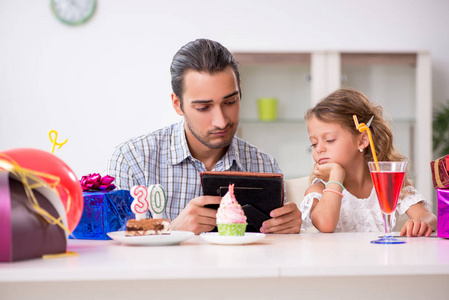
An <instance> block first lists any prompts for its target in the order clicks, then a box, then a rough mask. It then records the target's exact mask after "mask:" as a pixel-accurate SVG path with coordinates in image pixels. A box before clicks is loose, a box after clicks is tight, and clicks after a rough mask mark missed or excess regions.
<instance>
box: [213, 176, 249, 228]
mask: <svg viewBox="0 0 449 300" xmlns="http://www.w3.org/2000/svg"><path fill="white" fill-rule="evenodd" d="M246 225H247V223H246V216H245V213H244V212H243V209H242V207H241V206H240V204H239V203H238V202H237V200H236V199H235V195H234V184H230V185H229V189H228V192H227V193H226V195H224V197H223V198H222V199H221V202H220V207H219V208H218V211H217V228H218V233H219V234H220V235H226V236H243V235H245V230H246Z"/></svg>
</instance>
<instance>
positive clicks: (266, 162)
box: [107, 120, 282, 220]
mask: <svg viewBox="0 0 449 300" xmlns="http://www.w3.org/2000/svg"><path fill="white" fill-rule="evenodd" d="M203 171H206V168H205V166H204V164H203V163H202V162H201V161H199V160H197V159H195V158H193V157H192V155H191V154H190V151H189V148H188V146H187V141H186V136H185V131H184V120H183V121H181V122H179V123H176V124H173V125H171V126H168V127H165V128H162V129H159V130H157V131H155V132H152V133H150V134H147V135H143V136H140V137H137V138H134V139H131V140H129V141H127V142H124V143H122V144H120V145H119V146H117V147H116V148H115V150H114V152H113V153H112V155H111V157H110V158H109V161H108V168H107V174H108V175H110V176H113V177H115V185H117V187H118V188H120V189H126V190H130V189H131V187H133V186H135V185H143V186H147V187H148V186H150V185H152V184H161V185H162V187H163V188H164V190H165V192H166V196H167V207H166V209H165V212H164V214H163V217H164V218H169V219H170V220H173V219H175V218H176V217H177V216H178V215H179V213H180V212H181V211H182V210H183V209H184V208H185V207H186V205H187V203H188V202H189V201H190V200H191V199H193V198H196V197H199V196H201V195H202V194H203V191H202V188H201V181H200V176H199V174H200V172H203ZM212 171H242V172H263V173H282V172H281V170H280V168H279V165H278V163H277V162H276V160H275V159H274V158H272V157H270V156H269V155H267V154H265V153H263V152H262V151H260V150H259V149H257V148H256V147H255V146H253V145H250V144H248V143H247V142H245V141H243V140H242V139H240V138H238V137H234V138H233V140H232V142H231V144H230V145H229V148H228V151H227V152H226V154H225V155H224V156H223V157H222V158H221V159H220V160H219V161H218V162H217V164H216V165H215V166H214V168H213V170H212Z"/></svg>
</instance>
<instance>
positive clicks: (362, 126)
mask: <svg viewBox="0 0 449 300" xmlns="http://www.w3.org/2000/svg"><path fill="white" fill-rule="evenodd" d="M352 117H353V118H354V123H355V127H356V128H357V130H358V131H360V132H364V131H366V132H368V138H369V144H370V146H371V152H372V153H373V158H374V163H375V164H376V169H377V172H380V167H379V162H378V161H377V155H376V149H375V148H374V142H373V137H372V136H371V130H370V129H369V127H368V126H366V124H365V123H361V124H359V120H358V119H357V116H356V115H353V116H352ZM368 123H369V122H368Z"/></svg>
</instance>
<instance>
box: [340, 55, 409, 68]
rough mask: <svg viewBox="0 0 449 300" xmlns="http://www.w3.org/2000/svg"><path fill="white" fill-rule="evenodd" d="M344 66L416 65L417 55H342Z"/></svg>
mask: <svg viewBox="0 0 449 300" xmlns="http://www.w3.org/2000/svg"><path fill="white" fill-rule="evenodd" d="M341 63H342V64H343V65H345V64H347V65H416V53H341Z"/></svg>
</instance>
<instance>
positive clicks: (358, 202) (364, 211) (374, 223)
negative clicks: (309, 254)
mask: <svg viewBox="0 0 449 300" xmlns="http://www.w3.org/2000/svg"><path fill="white" fill-rule="evenodd" d="M382 111H383V110H382V108H381V107H380V106H374V105H373V104H371V103H370V102H369V100H368V99H367V98H366V97H365V96H364V95H363V94H362V93H360V92H357V91H355V90H350V89H340V90H337V91H335V92H334V93H332V94H330V95H329V96H328V97H326V98H325V99H324V100H322V101H321V102H319V103H318V104H317V105H316V106H315V107H314V108H312V109H310V110H309V111H308V112H307V113H306V117H305V118H306V121H307V125H308V131H309V139H310V142H311V143H312V151H313V159H314V161H315V163H316V164H315V168H314V170H313V174H312V175H311V180H312V184H311V185H310V186H309V187H308V188H307V190H306V192H305V197H304V200H303V201H302V203H301V205H300V210H301V212H302V218H303V229H305V228H307V227H310V226H311V225H312V224H313V225H314V226H315V227H316V228H317V229H318V230H319V231H321V232H334V231H346V232H348V231H382V232H383V231H384V223H383V219H382V212H381V210H380V207H379V204H378V201H377V196H376V192H375V190H374V187H373V181H372V179H371V175H370V171H369V169H368V162H369V161H373V160H374V159H373V155H372V153H371V149H370V143H369V137H368V134H367V132H366V131H365V132H363V133H360V132H359V131H358V130H357V128H356V127H355V124H354V119H353V115H356V116H357V118H358V121H359V123H366V124H367V125H368V123H369V122H368V121H369V120H370V119H371V118H372V117H373V118H372V120H371V123H370V125H369V128H370V131H371V134H372V138H373V141H374V145H375V148H376V154H377V156H378V160H379V161H400V160H405V157H404V156H402V155H401V154H399V153H398V152H397V151H396V150H395V148H394V147H393V135H392V133H391V130H390V128H389V126H388V124H387V122H386V121H385V120H384V119H383V117H382ZM430 208H431V202H429V201H427V200H425V199H423V197H422V196H421V194H420V193H419V192H418V191H417V190H416V189H415V188H414V187H413V186H412V185H411V184H410V182H409V181H408V179H407V175H406V176H405V177H404V183H403V186H402V190H401V194H400V196H399V201H398V205H397V209H396V212H395V215H394V216H392V220H393V225H392V227H394V226H395V223H396V220H397V218H398V216H401V215H403V214H407V215H408V217H409V218H410V219H409V220H407V222H406V223H405V225H404V226H403V227H402V229H401V235H407V236H423V235H425V236H429V235H430V234H431V233H432V231H433V230H435V229H436V225H437V219H436V216H435V215H434V214H433V213H431V212H430Z"/></svg>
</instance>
